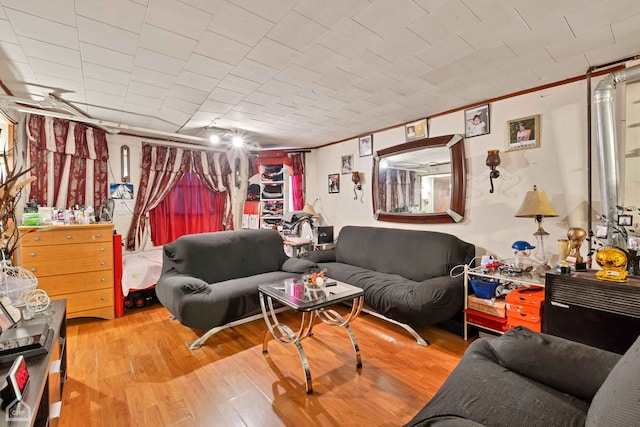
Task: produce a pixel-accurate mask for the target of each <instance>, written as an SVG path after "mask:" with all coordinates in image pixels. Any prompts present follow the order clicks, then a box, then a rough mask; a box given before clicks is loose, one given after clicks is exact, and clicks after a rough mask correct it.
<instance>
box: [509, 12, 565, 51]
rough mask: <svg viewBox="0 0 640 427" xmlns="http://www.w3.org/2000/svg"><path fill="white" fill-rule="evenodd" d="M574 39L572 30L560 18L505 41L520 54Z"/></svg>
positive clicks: (562, 18)
mask: <svg viewBox="0 0 640 427" xmlns="http://www.w3.org/2000/svg"><path fill="white" fill-rule="evenodd" d="M572 38H574V34H573V33H572V32H571V28H569V25H567V21H566V20H565V19H564V17H560V18H556V19H553V20H550V21H547V22H544V23H542V24H541V25H540V26H538V27H537V28H534V29H532V30H529V31H522V32H521V33H518V34H515V35H513V36H512V37H510V38H509V39H508V40H507V41H505V44H506V45H507V46H509V48H510V49H511V50H513V51H514V52H515V53H516V54H519V53H520V52H527V51H529V50H535V49H538V48H539V47H540V46H549V45H551V44H553V43H558V42H561V41H565V40H569V39H572Z"/></svg>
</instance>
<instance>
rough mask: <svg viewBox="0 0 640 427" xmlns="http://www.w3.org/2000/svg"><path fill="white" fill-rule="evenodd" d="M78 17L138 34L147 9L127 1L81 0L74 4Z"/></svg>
mask: <svg viewBox="0 0 640 427" xmlns="http://www.w3.org/2000/svg"><path fill="white" fill-rule="evenodd" d="M75 5H76V11H77V13H78V15H80V16H85V17H87V18H91V19H93V20H94V21H98V22H104V23H105V24H109V25H112V26H114V27H118V28H122V29H124V30H127V31H130V32H132V33H136V34H140V31H142V23H143V22H144V19H145V14H146V13H147V8H146V7H144V6H142V5H139V4H136V3H133V2H131V1H129V0H110V1H102V0H81V1H77V2H75Z"/></svg>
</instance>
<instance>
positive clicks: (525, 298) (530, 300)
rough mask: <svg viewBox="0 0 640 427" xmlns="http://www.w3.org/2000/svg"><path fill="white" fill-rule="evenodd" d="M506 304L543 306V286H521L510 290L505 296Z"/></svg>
mask: <svg viewBox="0 0 640 427" xmlns="http://www.w3.org/2000/svg"><path fill="white" fill-rule="evenodd" d="M506 300H507V304H515V305H530V306H536V307H542V306H544V288H542V287H537V286H536V287H534V286H532V287H531V288H528V287H526V286H521V287H519V288H518V289H516V290H514V291H511V292H509V293H508V294H507V297H506Z"/></svg>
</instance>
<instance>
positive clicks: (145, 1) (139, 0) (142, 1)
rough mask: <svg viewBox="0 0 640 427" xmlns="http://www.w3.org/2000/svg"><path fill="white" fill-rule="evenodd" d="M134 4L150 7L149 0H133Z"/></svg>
mask: <svg viewBox="0 0 640 427" xmlns="http://www.w3.org/2000/svg"><path fill="white" fill-rule="evenodd" d="M132 1H133V2H134V3H138V4H139V5H142V6H144V7H147V6H149V0H132Z"/></svg>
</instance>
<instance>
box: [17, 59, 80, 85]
mask: <svg viewBox="0 0 640 427" xmlns="http://www.w3.org/2000/svg"><path fill="white" fill-rule="evenodd" d="M29 63H30V64H31V67H32V68H33V71H35V72H36V74H43V75H47V76H54V77H59V78H62V79H67V80H72V81H75V82H81V81H82V80H83V79H82V70H81V69H80V68H76V67H70V66H68V65H63V64H56V63H55V62H50V61H45V60H42V59H38V58H30V60H29Z"/></svg>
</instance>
